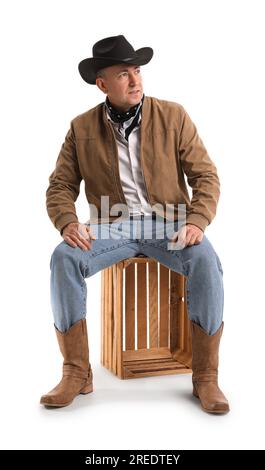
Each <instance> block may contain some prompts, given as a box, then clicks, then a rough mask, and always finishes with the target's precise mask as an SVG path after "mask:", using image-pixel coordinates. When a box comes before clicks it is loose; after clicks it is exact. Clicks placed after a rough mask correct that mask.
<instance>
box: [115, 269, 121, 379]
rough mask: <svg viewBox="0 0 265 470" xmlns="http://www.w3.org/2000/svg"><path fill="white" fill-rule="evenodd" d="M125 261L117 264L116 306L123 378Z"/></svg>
mask: <svg viewBox="0 0 265 470" xmlns="http://www.w3.org/2000/svg"><path fill="white" fill-rule="evenodd" d="M122 274H123V263H122V262H121V263H118V264H117V265H116V304H115V308H114V313H115V323H116V341H117V374H118V376H119V377H120V378H121V379H122V378H123V367H122V305H123V292H122V282H123V276H122Z"/></svg>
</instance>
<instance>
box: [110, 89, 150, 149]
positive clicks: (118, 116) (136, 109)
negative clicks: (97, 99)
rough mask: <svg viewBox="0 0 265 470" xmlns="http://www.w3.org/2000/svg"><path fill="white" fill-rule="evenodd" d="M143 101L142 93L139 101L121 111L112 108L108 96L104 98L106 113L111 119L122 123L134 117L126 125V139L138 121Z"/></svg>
mask: <svg viewBox="0 0 265 470" xmlns="http://www.w3.org/2000/svg"><path fill="white" fill-rule="evenodd" d="M143 101H144V95H143V97H142V99H141V102H140V103H138V104H137V105H135V106H132V107H131V108H130V109H128V111H125V112H121V111H118V110H117V109H116V108H114V106H113V105H112V104H111V102H110V100H109V98H108V97H107V98H106V102H105V104H106V107H107V110H108V113H109V115H110V117H111V119H112V121H114V122H119V123H121V124H123V123H124V122H125V121H128V120H129V119H131V118H132V117H134V119H133V120H132V122H131V124H130V126H129V127H127V129H126V130H125V139H126V140H128V138H129V135H130V133H131V132H132V130H133V129H134V128H135V127H136V126H137V124H138V122H139V118H140V113H141V108H142V104H143Z"/></svg>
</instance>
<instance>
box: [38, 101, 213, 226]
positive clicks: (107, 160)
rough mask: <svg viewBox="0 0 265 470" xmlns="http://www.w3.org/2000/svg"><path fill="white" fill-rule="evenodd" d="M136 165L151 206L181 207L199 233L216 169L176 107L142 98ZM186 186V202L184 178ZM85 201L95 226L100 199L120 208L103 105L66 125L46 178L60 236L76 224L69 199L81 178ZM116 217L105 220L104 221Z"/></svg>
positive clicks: (209, 208) (209, 209)
mask: <svg viewBox="0 0 265 470" xmlns="http://www.w3.org/2000/svg"><path fill="white" fill-rule="evenodd" d="M140 161H141V166H142V171H143V177H144V182H145V185H146V191H147V196H148V200H149V203H150V205H151V206H154V205H155V204H160V205H161V207H163V208H164V209H165V206H166V204H174V212H173V218H174V219H175V220H177V217H178V210H177V205H178V204H186V207H187V223H191V224H194V225H197V226H198V227H200V228H201V229H202V230H205V227H206V226H207V225H208V224H210V222H211V221H212V219H213V217H214V216H215V213H216V207H217V203H218V199H219V195H220V185H219V179H218V176H217V171H216V167H215V165H214V164H213V162H212V161H211V159H210V157H209V155H208V154H207V151H206V149H205V147H204V145H203V143H202V141H201V139H200V137H199V136H198V133H197V130H196V127H195V125H194V124H193V122H192V121H191V119H190V117H189V116H188V114H187V113H186V111H185V110H184V109H183V107H182V106H180V105H179V104H177V103H173V102H170V101H164V100H159V99H157V98H152V97H148V96H146V97H145V99H144V103H143V108H142V121H141V150H140ZM184 174H186V176H187V181H188V184H189V186H191V188H192V199H191V201H190V198H189V194H188V190H187V186H186V183H185V179H184ZM82 179H83V180H84V182H85V192H86V197H87V201H88V202H89V203H90V204H94V205H95V206H96V208H97V209H98V215H99V223H102V222H106V219H105V218H103V217H102V214H101V212H100V207H101V204H100V203H101V196H109V198H110V199H109V206H110V209H111V207H112V206H113V205H114V204H117V203H123V204H126V200H125V196H124V193H123V190H122V185H121V181H120V175H119V159H118V151H117V144H116V141H115V136H114V131H113V129H112V126H111V124H110V123H109V122H108V120H107V118H106V115H105V110H104V103H100V104H99V105H97V106H96V107H95V108H92V109H90V110H89V111H87V112H86V113H84V114H81V115H80V116H77V117H76V118H75V119H73V121H72V122H71V128H70V130H69V131H68V133H67V135H66V138H65V142H64V144H63V146H62V148H61V151H60V154H59V157H58V159H57V163H56V168H55V170H54V171H53V173H52V174H51V176H50V178H49V183H50V184H49V187H48V189H47V193H46V195H47V211H48V214H49V217H50V218H51V220H52V222H53V224H54V225H55V227H56V228H57V229H58V230H59V231H60V232H62V230H63V228H64V227H65V226H66V225H67V224H69V223H70V222H77V221H78V218H77V215H76V210H75V201H76V199H77V197H78V194H79V188H80V182H81V180H82ZM115 218H117V215H116V216H109V221H111V220H113V219H115Z"/></svg>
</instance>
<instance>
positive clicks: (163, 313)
mask: <svg viewBox="0 0 265 470" xmlns="http://www.w3.org/2000/svg"><path fill="white" fill-rule="evenodd" d="M159 308H160V328H159V330H160V332H159V346H160V347H163V346H168V326H169V270H168V268H166V267H165V266H163V265H162V264H160V305H159Z"/></svg>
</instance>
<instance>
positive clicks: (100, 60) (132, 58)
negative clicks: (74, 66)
mask: <svg viewBox="0 0 265 470" xmlns="http://www.w3.org/2000/svg"><path fill="white" fill-rule="evenodd" d="M92 53H93V57H90V58H89V59H84V60H82V61H81V62H80V63H79V65H78V70H79V73H80V75H81V77H82V78H83V80H85V82H87V83H90V84H91V85H95V83H96V76H97V72H98V71H99V70H100V69H103V68H105V67H110V66H111V65H115V64H123V63H124V64H130V65H145V64H147V63H148V62H149V61H150V60H151V59H152V57H153V49H152V48H151V47H142V48H141V49H138V50H137V51H135V50H134V48H133V47H132V45H131V44H130V43H129V42H128V41H127V39H126V38H125V37H124V36H122V35H119V36H111V37H109V38H104V39H101V40H100V41H98V42H96V44H94V46H93V49H92Z"/></svg>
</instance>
